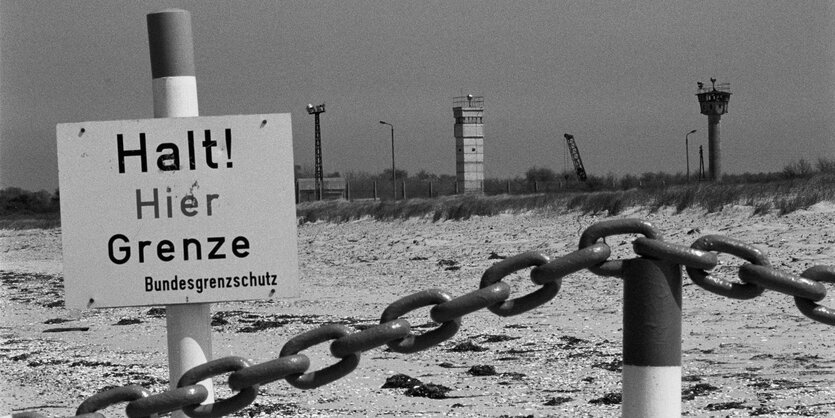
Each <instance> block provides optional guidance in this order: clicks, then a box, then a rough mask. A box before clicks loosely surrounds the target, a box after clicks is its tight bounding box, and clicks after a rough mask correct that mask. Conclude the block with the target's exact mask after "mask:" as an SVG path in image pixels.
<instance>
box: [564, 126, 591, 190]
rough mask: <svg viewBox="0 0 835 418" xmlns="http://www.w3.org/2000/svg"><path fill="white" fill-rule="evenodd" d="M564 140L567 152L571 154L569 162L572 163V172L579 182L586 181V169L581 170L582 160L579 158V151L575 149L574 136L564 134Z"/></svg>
mask: <svg viewBox="0 0 835 418" xmlns="http://www.w3.org/2000/svg"><path fill="white" fill-rule="evenodd" d="M564 136H565V140H566V142H568V151H569V152H570V153H571V160H573V161H574V171H575V172H577V177H579V178H580V181H586V169H585V168H583V160H582V159H581V158H580V150H579V149H577V143H575V142H574V135H569V134H565V135H564Z"/></svg>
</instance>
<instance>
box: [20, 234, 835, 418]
mask: <svg viewBox="0 0 835 418" xmlns="http://www.w3.org/2000/svg"><path fill="white" fill-rule="evenodd" d="M619 234H642V235H644V237H638V238H636V239H635V240H634V241H633V243H632V245H633V250H634V252H635V253H636V254H637V255H639V256H643V257H648V258H653V259H657V260H662V261H665V262H668V263H670V264H672V265H680V266H684V267H685V268H686V271H687V274H688V276H689V277H690V278H691V279H692V280H693V282H695V283H696V284H698V285H699V286H701V287H703V288H705V289H707V290H709V291H711V292H713V293H716V294H719V295H722V296H726V297H729V298H734V299H753V298H755V297H757V296H759V295H760V294H762V293H763V292H764V291H765V289H769V290H773V291H777V292H780V293H783V294H786V295H788V296H792V297H794V299H795V304H796V305H797V307H798V309H799V310H800V312H802V313H803V314H804V315H806V316H807V317H809V318H811V319H813V320H815V321H818V322H821V323H824V324H827V325H835V310H833V309H830V308H827V307H825V306H821V305H819V304H818V303H817V302H819V301H821V300H823V299H824V298H825V297H826V288H825V287H824V285H823V284H822V283H835V266H814V267H811V268H809V269H807V270H806V271H804V272H803V273H801V274H800V275H799V276H795V275H791V274H788V273H785V272H781V271H779V270H776V269H774V268H772V267H771V265H770V263H769V261H768V259H767V257H766V255H765V254H764V253H763V252H762V251H761V250H760V249H758V248H756V247H754V246H752V245H749V244H746V243H744V242H741V241H738V240H735V239H733V238H729V237H725V236H720V235H706V236H703V237H701V238H699V239H697V240H696V241H695V242H694V243H693V244H692V245H690V247H685V246H681V245H677V244H671V243H667V242H664V241H662V239H661V234H660V233H659V232H658V230H657V229H656V228H655V227H654V226H653V225H652V224H650V223H649V222H647V221H644V220H640V219H617V220H609V221H603V222H600V223H597V224H594V225H592V226H590V227H589V228H587V229H586V230H585V231H584V232H583V233H582V235H581V237H580V244H579V247H580V248H579V249H578V250H577V251H574V252H572V253H569V254H566V255H563V256H561V257H557V258H555V259H553V260H552V259H550V258H549V257H547V256H545V255H543V254H540V253H538V252H525V253H521V254H518V255H516V256H513V257H510V258H507V259H505V260H502V261H500V262H498V263H496V264H494V265H493V266H491V267H490V268H488V269H487V270H486V271H485V272H484V274H483V275H482V277H481V282H480V283H479V288H478V289H477V290H474V291H472V292H470V293H467V294H465V295H463V296H460V297H457V298H452V296H450V295H449V294H448V293H447V292H445V291H443V290H440V289H429V290H423V291H420V292H417V293H413V294H411V295H408V296H405V297H403V298H400V299H398V300H397V301H395V302H393V303H391V304H390V305H388V307H387V308H386V309H385V310H384V311H383V313H382V315H381V317H380V324H379V325H375V326H373V327H370V328H366V329H364V330H362V331H359V332H356V333H351V332H350V330H349V329H348V328H347V327H345V326H344V325H339V324H327V325H323V326H320V327H318V328H315V329H312V330H309V331H307V332H304V333H302V334H299V335H297V336H295V337H293V338H291V339H290V340H289V341H287V343H285V344H284V346H283V347H282V349H281V352H280V354H279V357H278V358H277V359H274V360H270V361H267V362H265V363H260V364H255V365H251V364H250V361H248V360H246V359H243V358H240V357H225V358H222V359H218V360H213V361H210V362H207V363H205V364H202V365H200V366H197V367H194V368H192V369H190V370H188V371H186V373H184V374H183V376H182V377H181V379H180V381H179V382H178V387H177V388H176V389H173V390H169V391H166V392H164V393H161V394H157V395H151V394H150V393H149V392H148V391H147V390H145V389H143V388H141V387H139V386H125V387H121V388H114V389H109V390H106V391H103V392H100V393H98V394H96V395H93V396H92V397H90V398H88V399H87V400H85V401H84V402H83V403H82V404H81V406H79V408H78V410H77V412H76V414H77V416H90V417H93V416H96V417H101V414H99V413H97V412H95V411H97V410H100V409H103V408H106V407H108V406H111V405H114V404H116V403H119V402H128V404H127V407H126V408H125V411H126V414H127V416H128V417H131V418H139V417H156V414H165V413H168V412H172V411H175V410H178V409H182V410H183V412H184V413H185V414H186V415H188V416H190V417H201V418H204V417H218V416H223V415H227V414H231V413H233V412H235V411H238V410H241V409H243V408H244V407H246V406H247V405H249V404H251V403H252V402H253V401H254V400H255V398H256V397H257V393H258V388H259V385H263V384H268V383H272V382H275V381H277V380H281V379H284V380H286V381H287V382H288V383H289V384H291V385H292V386H294V387H296V388H299V389H313V388H316V387H319V386H323V385H326V384H328V383H331V382H333V381H335V380H337V379H339V378H341V377H343V376H346V375H347V374H349V373H351V372H352V371H353V370H354V369H356V367H357V366H358V364H359V361H360V355H361V353H362V352H365V351H368V350H371V349H374V348H377V347H380V346H383V345H386V346H388V347H389V349H390V350H391V351H394V352H398V353H414V352H418V351H421V350H425V349H427V348H430V347H433V346H435V345H438V344H440V343H441V342H443V341H446V340H448V339H450V338H452V336H453V335H455V334H456V333H457V332H458V330H459V329H460V327H461V323H462V318H463V317H464V316H466V315H468V314H471V313H474V312H477V311H479V310H481V309H485V308H486V309H488V310H490V311H491V312H493V313H495V314H496V315H500V316H511V315H518V314H521V313H523V312H527V311H529V310H531V309H534V308H536V307H538V306H540V305H542V304H544V303H547V302H548V301H550V300H552V299H553V298H554V297H555V296H556V295H557V293H558V292H559V290H560V287H561V285H562V279H563V277H565V276H567V275H569V274H572V273H576V272H578V271H580V270H583V269H587V270H589V271H591V272H592V273H595V274H597V275H601V276H615V277H620V276H621V274H622V268H623V260H609V257H610V255H611V249H610V248H609V246H608V245H607V244H606V243H605V242H598V241H599V240H601V239H605V238H606V237H609V236H612V235H619ZM716 253H726V254H730V255H734V256H736V257H739V258H742V259H744V260H746V261H748V262H749V263H745V264H743V265H742V266H740V267H739V269H738V276H739V278H740V279H741V280H742V282H741V283H737V282H730V281H727V280H725V279H723V278H720V277H717V275H716V274H712V273H709V272H708V270H713V269H714V268H716V266H717V265H718V257H717V254H716ZM527 268H532V269H531V272H530V278H531V281H532V282H533V283H535V284H537V285H540V286H541V287H540V289H538V290H536V291H534V292H532V293H529V294H527V295H524V296H521V297H518V298H515V299H510V300H508V298H509V296H510V290H511V289H510V286H509V285H508V284H507V283H504V282H503V281H502V279H504V278H506V277H507V276H509V275H510V274H512V273H514V272H517V271H519V270H523V269H527ZM430 305H433V306H432V308H430V309H429V316H430V318H431V319H432V321H434V322H436V323H438V324H440V325H439V326H438V327H437V328H435V329H432V330H430V331H426V332H424V333H422V334H420V335H414V334H412V331H411V325H410V324H409V322H408V321H407V320H405V319H403V318H400V317H401V316H403V315H405V314H407V313H409V312H411V311H413V310H415V309H418V308H421V307H426V306H430ZM331 340H333V341H332V342H331V344H330V352H331V354H332V355H333V356H334V357H336V358H338V359H339V361H338V362H336V363H335V364H332V365H330V366H328V367H325V368H323V369H321V370H317V371H313V372H307V369H308V368H309V367H310V359H309V358H308V357H307V356H306V355H304V354H299V352H301V351H303V350H305V349H307V348H310V347H312V346H314V345H317V344H320V343H324V342H327V341H331ZM229 372H231V374H230V376H229V379H228V382H229V387H230V388H231V389H232V390H233V391H236V392H238V394H237V395H234V396H232V397H231V398H229V399H225V400H221V401H216V402H214V403H212V404H209V405H200V403H201V402H203V401H205V400H206V399H207V397H208V391H207V389H206V388H205V387H204V386H202V385H199V384H196V383H197V382H199V381H201V380H204V379H207V378H210V377H212V376H217V375H219V374H222V373H229ZM13 417H15V418H24V417H31V418H42V417H43V415H40V414H38V413H36V412H23V413H18V414H15V415H13Z"/></svg>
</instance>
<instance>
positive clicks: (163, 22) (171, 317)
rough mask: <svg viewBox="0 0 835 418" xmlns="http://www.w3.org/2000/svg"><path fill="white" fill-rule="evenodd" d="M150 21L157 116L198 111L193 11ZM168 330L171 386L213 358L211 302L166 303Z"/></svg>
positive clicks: (205, 383)
mask: <svg viewBox="0 0 835 418" xmlns="http://www.w3.org/2000/svg"><path fill="white" fill-rule="evenodd" d="M147 23H148V45H149V49H150V53H151V74H152V76H153V92H154V117H155V118H174V117H189V116H198V114H199V112H198V108H197V77H196V76H195V71H194V46H193V42H192V34H191V15H190V14H189V13H188V12H187V11H185V10H179V9H167V10H163V11H161V12H157V13H151V14H149V15H148V16H147ZM166 331H167V335H168V337H167V339H168V368H169V377H170V381H169V386H170V388H171V389H175V388H176V387H177V382H178V381H179V380H180V376H182V375H183V373H184V372H185V371H187V370H189V369H191V368H193V367H195V366H198V365H200V364H203V363H206V362H207V361H208V360H209V359H211V356H212V329H211V312H210V304H208V303H199V304H184V305H168V306H166ZM200 384H201V385H203V386H205V387H206V389H208V390H209V397H208V398H207V399H206V401H205V402H206V403H211V402H214V391H213V389H214V388H213V386H212V381H211V379H206V380H203V381H201V382H200ZM172 417H178V418H179V417H185V414H184V413H183V412H182V411H175V412H174V413H173V414H172Z"/></svg>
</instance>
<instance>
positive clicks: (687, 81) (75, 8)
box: [0, 0, 835, 191]
mask: <svg viewBox="0 0 835 418" xmlns="http://www.w3.org/2000/svg"><path fill="white" fill-rule="evenodd" d="M170 7H176V8H181V9H185V10H188V11H189V12H191V15H192V25H193V31H194V45H195V59H196V67H197V86H198V96H199V103H200V114H201V115H205V116H209V115H232V114H255V113H288V112H289V113H292V119H293V142H294V154H295V163H296V164H299V165H302V166H307V167H312V166H313V164H314V141H313V135H314V134H313V132H314V131H313V117H312V116H310V115H308V114H307V112H306V111H305V106H306V105H307V104H308V103H313V104H319V103H322V102H324V103H326V113H324V114H323V115H322V119H321V123H322V125H321V126H322V148H323V167H324V171H325V173H331V172H334V171H339V172H342V173H345V172H351V171H366V172H372V173H376V172H380V171H382V170H383V169H385V168H388V167H390V164H391V154H390V153H391V149H390V131H389V129H388V127H387V126H383V125H380V124H379V123H378V121H379V120H385V121H387V122H390V123H392V124H393V125H394V126H395V136H396V137H395V141H396V159H397V166H398V168H403V169H406V170H408V171H409V172H410V173H416V172H418V171H420V170H427V171H429V172H434V173H438V174H454V173H455V139H454V137H453V124H454V120H453V117H452V98H453V97H454V96H458V95H466V94H468V93H469V94H474V95H482V96H484V101H485V112H484V124H485V125H484V132H485V139H484V144H485V173H486V176H487V177H501V178H505V177H515V176H521V175H524V173H525V171H527V169H528V168H530V167H533V166H537V167H548V168H551V169H553V170H555V171H561V170H562V169H563V168H564V152H565V146H564V140H563V136H562V135H563V133H571V134H573V135H574V136H575V138H576V140H577V143H578V146H579V148H580V153H581V155H582V158H583V161H584V164H585V168H586V171H587V172H588V173H589V174H592V175H605V174H607V173H614V174H617V175H622V174H625V173H635V174H640V173H643V172H656V171H665V172H670V173H674V172H682V173H683V172H684V171H685V143H684V137H685V134H686V132H688V131H689V130H692V129H698V132H697V133H696V134H693V135H691V136H690V152H691V158H690V164H691V171H694V170H695V167H697V161H698V146H699V145H704V146H705V153H707V149H706V148H707V117H706V116H702V115H700V114H699V107H698V103H697V100H696V96H695V92H696V82H697V81H703V82H706V83H708V84H709V79H710V77H716V78H717V79H719V82H730V83H731V91H732V93H733V95H732V97H731V101H730V106H729V113H728V114H727V115H725V116H723V117H722V123H721V140H722V157H723V163H722V169H723V171H724V172H726V173H738V172H763V171H779V170H781V169H782V167H783V166H784V165H786V164H787V163H789V162H791V161H795V160H797V159H800V158H806V159H808V160H811V161H813V162H814V161H817V159H818V158H819V157H829V158H835V155H833V151H835V149H833V130H834V129H833V126H834V125H835V124H833V104H834V103H833V89H832V86H833V84H832V83H833V71H832V70H833V46H832V37H833V36H832V34H833V31H832V18H833V13H832V10H831V9H832V8H833V6H832V5H831V3H830V2H823V1H819V2H783V1H779V2H778V1H769V2H766V1H750V2H749V1H733V2H724V1H723V2H717V1H709V2H694V1H680V2H672V1H619V2H610V1H599V2H592V1H570V2H569V1H512V2H510V1H495V2H481V1H479V2H476V1H466V2H462V1H451V0H448V1H436V2H432V1H428V2H427V1H398V2H394V1H389V0H384V1H344V0H339V1H328V2H323V1H304V2H286V1H283V2H278V1H262V2H256V1H238V2H227V1H223V2H220V1H218V2H204V1H176V0H169V1H164V2H163V1H141V2H140V1H113V0H106V1H33V0H14V1H13V0H0V32H1V33H2V40H1V41H0V94H1V95H2V97H1V98H0V104H1V106H0V123H2V126H0V128H2V129H0V187H10V186H15V187H22V188H25V189H29V190H39V189H47V190H50V191H52V190H54V189H55V188H56V187H58V174H57V171H58V169H57V162H56V161H57V156H56V145H55V125H56V124H57V123H63V122H81V121H95V120H122V119H141V118H151V117H153V107H152V92H151V70H150V59H149V54H148V37H147V27H146V21H145V16H146V14H148V13H152V12H156V11H160V10H163V9H166V8H170ZM705 159H707V156H705ZM705 163H707V161H705ZM569 164H570V163H569ZM569 168H570V166H569Z"/></svg>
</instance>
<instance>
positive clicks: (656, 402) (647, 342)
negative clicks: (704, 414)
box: [621, 257, 681, 418]
mask: <svg viewBox="0 0 835 418" xmlns="http://www.w3.org/2000/svg"><path fill="white" fill-rule="evenodd" d="M621 273H622V275H621V277H622V278H623V281H624V283H623V404H622V412H623V417H624V418H633V417H634V418H637V417H641V418H649V417H678V416H681V267H680V266H679V265H678V264H673V263H670V262H666V261H662V260H654V259H648V258H643V257H639V258H635V259H630V260H623V268H622V270H621Z"/></svg>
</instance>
